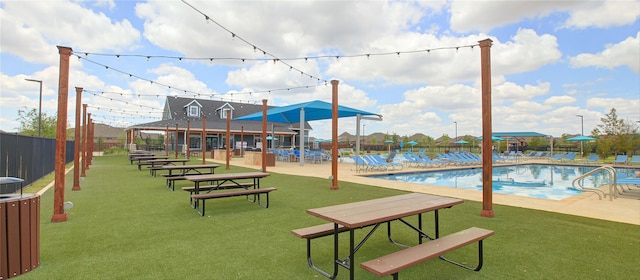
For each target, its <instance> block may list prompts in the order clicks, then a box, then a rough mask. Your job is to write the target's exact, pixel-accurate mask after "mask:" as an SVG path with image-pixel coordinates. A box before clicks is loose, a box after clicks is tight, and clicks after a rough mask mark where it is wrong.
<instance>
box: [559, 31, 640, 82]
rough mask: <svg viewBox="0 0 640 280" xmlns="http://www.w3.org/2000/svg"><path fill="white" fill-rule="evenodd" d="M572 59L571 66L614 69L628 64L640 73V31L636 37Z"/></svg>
mask: <svg viewBox="0 0 640 280" xmlns="http://www.w3.org/2000/svg"><path fill="white" fill-rule="evenodd" d="M570 59H571V66H572V67H576V68H580V67H590V66H595V67H604V68H607V69H613V68H615V67H618V66H622V65H626V66H628V67H629V68H630V69H631V70H633V71H634V72H636V73H640V32H638V33H636V37H635V38H633V37H628V38H627V39H625V40H623V41H622V42H620V43H617V44H611V45H607V46H606V49H605V50H603V51H602V52H599V53H595V54H590V53H583V54H579V55H577V56H575V57H572V58H570Z"/></svg>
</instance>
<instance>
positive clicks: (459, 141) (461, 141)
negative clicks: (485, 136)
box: [455, 139, 469, 144]
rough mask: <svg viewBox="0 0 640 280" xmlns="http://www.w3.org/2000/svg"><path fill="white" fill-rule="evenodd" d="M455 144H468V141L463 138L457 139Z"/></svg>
mask: <svg viewBox="0 0 640 280" xmlns="http://www.w3.org/2000/svg"><path fill="white" fill-rule="evenodd" d="M455 143H456V144H469V142H468V141H465V140H464V139H461V140H458V141H456V142H455Z"/></svg>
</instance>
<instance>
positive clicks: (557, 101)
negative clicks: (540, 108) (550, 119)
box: [544, 95, 576, 106]
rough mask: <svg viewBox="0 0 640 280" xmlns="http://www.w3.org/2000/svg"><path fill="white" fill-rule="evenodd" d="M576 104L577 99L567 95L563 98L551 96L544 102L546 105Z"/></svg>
mask: <svg viewBox="0 0 640 280" xmlns="http://www.w3.org/2000/svg"><path fill="white" fill-rule="evenodd" d="M575 102H576V98H575V97H573V96H567V95H563V96H551V97H549V98H548V99H547V100H545V101H544V104H549V105H554V106H555V105H566V104H571V103H575Z"/></svg>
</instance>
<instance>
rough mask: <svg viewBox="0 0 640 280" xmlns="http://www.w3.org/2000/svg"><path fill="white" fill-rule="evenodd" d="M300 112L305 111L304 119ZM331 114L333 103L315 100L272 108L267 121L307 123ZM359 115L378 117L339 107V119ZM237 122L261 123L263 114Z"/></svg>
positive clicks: (246, 117) (323, 118)
mask: <svg viewBox="0 0 640 280" xmlns="http://www.w3.org/2000/svg"><path fill="white" fill-rule="evenodd" d="M300 111H304V119H302V117H301V115H300ZM331 114H332V111H331V103H328V102H325V101H321V100H314V101H309V102H304V103H298V104H293V105H288V106H282V107H277V108H271V109H269V110H267V121H270V122H281V123H288V124H293V123H299V122H305V121H317V120H328V119H331ZM358 114H360V115H363V116H372V115H378V114H374V113H370V112H366V111H362V110H358V109H354V108H350V107H346V106H340V105H338V118H344V117H355V116H357V115H358ZM236 120H239V121H241V120H245V121H261V120H262V112H256V113H253V114H249V115H246V116H243V117H239V118H236Z"/></svg>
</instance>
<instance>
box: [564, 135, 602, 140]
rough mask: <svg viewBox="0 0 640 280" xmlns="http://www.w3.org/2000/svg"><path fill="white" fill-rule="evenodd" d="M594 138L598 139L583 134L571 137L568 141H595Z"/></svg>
mask: <svg viewBox="0 0 640 280" xmlns="http://www.w3.org/2000/svg"><path fill="white" fill-rule="evenodd" d="M593 140H596V138H593V137H589V136H583V135H578V136H576V137H571V138H569V139H567V141H593Z"/></svg>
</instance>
